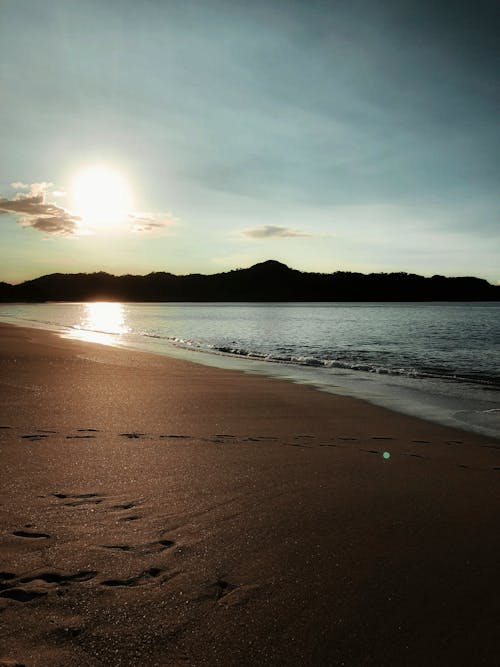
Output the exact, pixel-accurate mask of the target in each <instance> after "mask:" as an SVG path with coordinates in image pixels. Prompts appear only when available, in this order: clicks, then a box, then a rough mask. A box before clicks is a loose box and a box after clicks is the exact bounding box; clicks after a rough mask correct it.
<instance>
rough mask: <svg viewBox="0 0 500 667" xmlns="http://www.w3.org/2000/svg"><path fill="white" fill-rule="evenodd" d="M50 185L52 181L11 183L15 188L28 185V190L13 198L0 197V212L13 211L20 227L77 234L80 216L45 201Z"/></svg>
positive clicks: (59, 233)
mask: <svg viewBox="0 0 500 667" xmlns="http://www.w3.org/2000/svg"><path fill="white" fill-rule="evenodd" d="M51 185H52V183H32V184H31V185H30V186H28V185H26V184H25V183H21V182H15V183H12V187H15V188H16V189H26V188H28V187H29V188H30V191H29V192H28V193H21V192H18V194H17V195H16V196H15V197H14V199H6V198H0V214H2V213H13V214H14V215H17V216H18V222H19V224H20V225H21V226H22V227H32V228H33V229H36V230H38V231H40V232H45V233H46V234H53V235H59V236H72V235H76V234H78V233H79V231H80V227H79V223H80V220H81V218H80V217H79V216H77V215H72V214H71V213H70V212H69V211H67V210H66V209H64V208H61V207H60V206H56V205H55V204H49V203H47V202H46V201H45V191H46V189H47V188H49V187H51Z"/></svg>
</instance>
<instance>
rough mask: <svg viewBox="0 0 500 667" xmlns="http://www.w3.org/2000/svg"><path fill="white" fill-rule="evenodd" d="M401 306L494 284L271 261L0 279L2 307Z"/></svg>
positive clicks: (468, 297)
mask: <svg viewBox="0 0 500 667" xmlns="http://www.w3.org/2000/svg"><path fill="white" fill-rule="evenodd" d="M99 300H105V301H107V300H108V301H109V300H111V301H113V300H114V301H129V302H149V303H151V302H188V301H189V302H205V303H206V302H211V301H217V302H221V301H222V302H241V301H248V302H256V303H265V302H273V301H281V302H364V301H366V302H377V301H384V302H400V301H403V302H405V301H415V302H422V301H423V302H425V301H475V302H477V301H500V286H499V285H492V284H490V283H489V282H488V281H487V280H484V279H483V278H475V277H471V276H460V277H447V276H441V275H434V276H432V277H424V276H419V275H416V274H413V273H406V272H402V271H401V272H399V273H370V274H364V273H355V272H349V271H335V272H334V273H317V272H306V271H298V270H296V269H292V268H290V267H288V266H286V264H282V263H281V262H277V261H275V260H267V261H265V262H260V263H258V264H254V265H253V266H251V267H249V268H246V269H235V270H233V271H226V272H223V273H215V274H212V275H203V274H200V273H192V274H188V275H175V274H173V273H167V272H165V271H158V272H155V273H149V274H148V275H122V276H114V275H111V274H109V273H106V272H104V271H99V272H96V273H52V274H49V275H45V276H40V277H39V278H35V279H34V280H27V281H25V282H22V283H20V284H18V285H11V284H8V283H5V282H0V302H16V301H17V302H26V303H43V302H47V301H61V302H68V301H99Z"/></svg>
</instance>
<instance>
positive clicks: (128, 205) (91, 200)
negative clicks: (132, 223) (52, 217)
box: [71, 165, 132, 227]
mask: <svg viewBox="0 0 500 667" xmlns="http://www.w3.org/2000/svg"><path fill="white" fill-rule="evenodd" d="M71 197H72V203H73V210H74V212H75V214H76V215H78V216H80V217H81V218H82V221H83V224H86V225H89V226H90V227H94V226H97V227H101V226H106V227H109V226H114V225H118V224H120V223H123V222H126V221H127V217H128V215H129V213H130V211H131V209H132V191H131V188H130V185H129V183H128V181H127V179H126V178H125V177H124V176H123V175H122V174H121V173H120V172H119V171H117V170H116V169H113V168H112V167H107V166H102V165H94V166H89V167H85V168H84V169H82V170H81V171H79V172H78V173H77V174H76V176H75V178H74V180H73V184H72V187H71Z"/></svg>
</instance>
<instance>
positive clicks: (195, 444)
mask: <svg viewBox="0 0 500 667" xmlns="http://www.w3.org/2000/svg"><path fill="white" fill-rule="evenodd" d="M0 386H1V392H2V403H1V409H0V410H1V411H0V450H1V453H2V463H3V483H2V491H1V495H2V498H1V503H2V504H1V513H0V516H1V519H0V521H1V531H2V546H1V560H2V572H1V573H0V626H1V628H2V629H1V631H0V632H1V634H0V637H1V641H0V645H1V647H2V648H1V649H0V665H2V664H25V665H29V666H30V667H45V666H47V667H48V666H49V665H50V666H51V667H63V666H65V667H66V666H67V665H69V664H71V665H76V666H77V667H78V666H82V667H83V666H84V665H85V667H92V666H95V667H97V666H98V665H116V666H126V665H132V664H150V665H159V666H162V667H163V666H167V665H180V664H183V665H193V666H194V665H196V666H198V665H228V666H229V665H231V666H232V665H311V666H312V665H327V664H328V665H341V664H345V665H352V666H356V665H373V666H375V665H377V666H381V665H387V666H389V665H391V666H392V665H405V666H406V665H409V666H415V667H416V666H417V665H418V666H419V667H420V666H421V665H423V664H426V665H436V666H437V665H440V666H442V665H472V664H477V665H488V666H489V665H491V666H492V667H493V665H495V666H496V665H497V664H498V618H499V617H500V603H499V602H498V600H499V599H500V596H499V592H500V591H499V588H500V587H499V585H498V583H497V580H498V577H497V555H498V552H499V547H500V535H499V531H498V529H497V527H498V506H499V505H498V502H499V475H500V441H498V440H495V439H492V438H488V437H485V436H480V435H475V434H473V433H466V432H464V431H460V430H455V429H451V428H447V427H444V426H439V425H437V424H433V423H430V422H426V421H422V420H419V419H416V418H412V417H406V416H403V415H400V414H396V413H394V412H391V411H389V410H385V409H383V408H379V407H376V406H372V405H369V404H367V403H363V402H361V401H357V400H354V399H351V398H347V397H343V396H336V395H333V394H327V393H323V392H317V391H315V390H313V389H311V388H310V387H307V386H297V385H294V384H292V383H289V382H286V381H281V380H277V379H269V378H264V377H261V376H255V375H247V374H243V373H239V372H237V371H233V370H227V369H226V370H225V369H219V368H211V367H207V366H202V365H199V364H195V363H191V362H189V361H185V360H180V359H174V358H167V357H162V356H155V355H153V354H148V353H141V352H133V351H130V350H123V349H117V348H111V347H104V346H99V345H96V344H92V343H84V342H80V341H73V340H65V339H62V338H60V337H58V336H57V335H55V334H53V333H50V332H47V331H42V330H38V329H23V328H21V327H14V326H10V325H0ZM9 660H10V661H11V663H9V662H8V661H9ZM2 661H3V662H2Z"/></svg>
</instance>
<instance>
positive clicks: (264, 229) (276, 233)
mask: <svg viewBox="0 0 500 667" xmlns="http://www.w3.org/2000/svg"><path fill="white" fill-rule="evenodd" d="M242 234H243V235H244V236H247V237H248V238H251V239H269V238H294V237H299V236H301V237H303V236H314V235H313V234H311V233H309V232H304V231H302V230H300V229H291V228H290V227H282V226H281V225H258V226H257V227H252V228H251V229H244V230H243V232H242Z"/></svg>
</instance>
